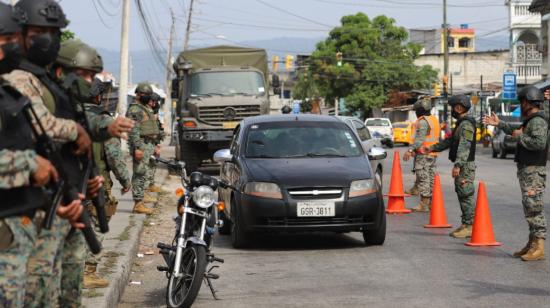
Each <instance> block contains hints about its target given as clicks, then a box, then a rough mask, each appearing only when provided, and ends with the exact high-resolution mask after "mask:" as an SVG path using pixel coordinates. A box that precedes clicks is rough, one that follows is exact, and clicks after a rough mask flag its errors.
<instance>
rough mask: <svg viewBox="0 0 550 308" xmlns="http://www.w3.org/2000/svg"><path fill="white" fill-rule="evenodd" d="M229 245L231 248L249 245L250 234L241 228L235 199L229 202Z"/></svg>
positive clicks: (240, 219)
mask: <svg viewBox="0 0 550 308" xmlns="http://www.w3.org/2000/svg"><path fill="white" fill-rule="evenodd" d="M231 206H232V207H231V218H232V219H231V220H232V223H231V245H232V246H233V248H245V247H246V246H247V245H248V244H249V243H250V234H249V233H248V232H246V231H245V230H244V228H243V225H242V224H243V223H242V218H241V215H240V214H239V210H238V209H239V206H238V204H237V203H236V202H235V199H232V200H231Z"/></svg>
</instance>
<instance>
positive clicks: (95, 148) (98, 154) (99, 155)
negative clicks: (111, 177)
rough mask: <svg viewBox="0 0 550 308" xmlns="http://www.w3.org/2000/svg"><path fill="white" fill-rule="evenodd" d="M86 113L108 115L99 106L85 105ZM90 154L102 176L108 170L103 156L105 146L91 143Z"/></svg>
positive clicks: (99, 143)
mask: <svg viewBox="0 0 550 308" xmlns="http://www.w3.org/2000/svg"><path fill="white" fill-rule="evenodd" d="M85 107H86V111H88V112H91V113H94V114H97V115H101V114H109V112H107V111H104V110H103V109H102V108H101V106H99V105H94V104H85ZM92 152H93V154H94V161H95V164H96V166H97V168H98V169H99V173H100V174H102V173H103V172H104V171H107V170H109V168H108V166H107V157H106V156H105V145H104V143H103V142H94V143H92Z"/></svg>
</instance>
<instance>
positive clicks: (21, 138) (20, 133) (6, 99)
mask: <svg viewBox="0 0 550 308" xmlns="http://www.w3.org/2000/svg"><path fill="white" fill-rule="evenodd" d="M0 82H1V85H0V86H1V87H0V150H12V151H13V150H31V149H35V145H34V141H33V137H32V128H31V127H30V125H29V123H28V122H27V120H26V118H25V115H24V112H25V111H24V109H23V107H24V105H25V104H26V103H29V104H30V102H29V101H28V99H27V98H25V97H23V96H22V95H21V94H20V93H19V92H17V90H15V89H14V88H12V87H10V86H8V85H7V84H6V83H4V82H3V81H0ZM0 200H2V206H1V207H0V218H4V217H10V216H16V215H26V216H30V217H32V216H34V212H35V210H36V209H38V208H40V207H42V206H43V202H44V194H43V191H42V188H39V187H33V186H24V187H18V188H11V189H0Z"/></svg>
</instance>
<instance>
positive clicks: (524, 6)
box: [506, 0, 548, 84]
mask: <svg viewBox="0 0 550 308" xmlns="http://www.w3.org/2000/svg"><path fill="white" fill-rule="evenodd" d="M540 2H548V1H540ZM530 4H531V0H507V1H506V5H507V6H508V9H509V11H508V13H509V24H510V50H511V54H510V55H511V59H510V60H509V62H510V66H511V69H512V70H513V71H514V72H515V73H516V75H517V80H518V84H531V83H533V82H536V81H538V80H539V79H540V78H541V75H542V71H541V66H542V54H541V49H540V47H541V45H540V44H539V43H540V41H541V22H540V16H541V15H540V12H534V11H530V10H529V5H530Z"/></svg>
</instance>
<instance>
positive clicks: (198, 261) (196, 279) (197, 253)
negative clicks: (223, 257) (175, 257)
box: [166, 245, 206, 308]
mask: <svg viewBox="0 0 550 308" xmlns="http://www.w3.org/2000/svg"><path fill="white" fill-rule="evenodd" d="M205 270H206V249H205V248H204V247H203V246H200V245H190V246H188V247H187V248H185V249H184V250H183V252H182V257H181V265H180V272H181V274H182V275H181V276H180V277H175V276H174V275H171V276H170V279H168V287H167V291H166V304H167V306H168V307H170V308H181V307H191V305H193V302H195V298H197V295H198V294H199V290H200V288H201V283H202V280H203V278H204V271H205Z"/></svg>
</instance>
